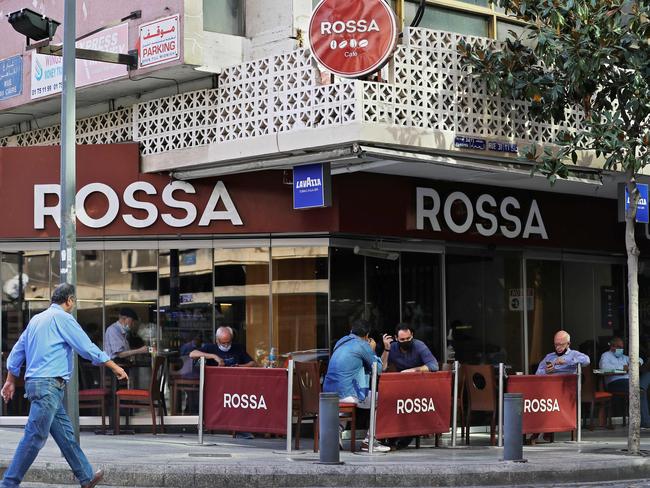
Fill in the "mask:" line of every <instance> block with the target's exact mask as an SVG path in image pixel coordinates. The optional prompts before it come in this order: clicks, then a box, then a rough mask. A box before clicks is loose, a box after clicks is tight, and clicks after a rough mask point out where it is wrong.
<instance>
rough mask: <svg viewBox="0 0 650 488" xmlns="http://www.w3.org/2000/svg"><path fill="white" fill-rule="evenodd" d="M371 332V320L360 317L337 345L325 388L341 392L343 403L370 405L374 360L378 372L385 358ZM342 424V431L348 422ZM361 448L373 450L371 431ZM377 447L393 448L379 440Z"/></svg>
mask: <svg viewBox="0 0 650 488" xmlns="http://www.w3.org/2000/svg"><path fill="white" fill-rule="evenodd" d="M369 332H370V324H369V323H368V321H367V320H362V319H359V320H356V321H354V323H353V324H352V329H351V330H350V334H349V335H347V336H345V337H343V338H341V339H339V341H338V342H337V343H336V345H335V346H334V350H333V351H332V357H331V358H330V362H329V365H328V367H327V374H326V375H325V381H324V382H323V391H324V392H333V393H337V394H338V396H339V402H340V403H356V404H357V406H358V407H359V408H370V396H369V395H368V391H369V388H368V386H369V382H368V381H367V375H368V374H370V373H371V372H372V365H373V363H377V373H381V359H379V358H378V357H377V356H376V355H375V347H376V344H375V341H374V340H372V339H371V338H369V337H368V334H369ZM345 423H347V422H345ZM339 428H340V430H341V431H342V430H343V428H344V425H340V426H339ZM361 450H362V451H368V450H369V441H368V436H367V435H366V438H365V439H364V441H363V443H362V444H361ZM373 450H374V451H377V452H386V451H390V448H389V447H387V446H383V445H381V444H379V443H378V442H376V443H375V444H374V446H373Z"/></svg>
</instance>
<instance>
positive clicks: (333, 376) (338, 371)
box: [323, 334, 381, 401]
mask: <svg viewBox="0 0 650 488" xmlns="http://www.w3.org/2000/svg"><path fill="white" fill-rule="evenodd" d="M373 363H377V374H381V359H380V358H378V357H377V356H376V355H375V353H374V352H373V350H372V348H371V347H370V345H369V344H368V343H367V342H366V341H365V340H363V339H362V338H361V337H359V336H356V335H354V334H350V335H347V336H345V337H343V338H341V339H339V341H338V342H337V343H336V345H335V346H334V350H333V351H332V357H331V358H330V362H329V366H328V367H327V374H326V375H325V381H324V382H323V391H324V392H333V393H338V395H339V398H345V397H349V396H352V397H355V398H358V399H359V401H363V400H365V399H366V395H367V394H368V384H367V383H365V382H364V381H363V379H362V378H363V376H365V375H367V374H369V373H371V372H372V364H373Z"/></svg>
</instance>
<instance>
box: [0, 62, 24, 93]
mask: <svg viewBox="0 0 650 488" xmlns="http://www.w3.org/2000/svg"><path fill="white" fill-rule="evenodd" d="M22 92H23V57H22V56H12V57H10V58H7V59H3V60H1V61H0V100H6V99H7V98H11V97H16V96H18V95H20V94H21V93H22Z"/></svg>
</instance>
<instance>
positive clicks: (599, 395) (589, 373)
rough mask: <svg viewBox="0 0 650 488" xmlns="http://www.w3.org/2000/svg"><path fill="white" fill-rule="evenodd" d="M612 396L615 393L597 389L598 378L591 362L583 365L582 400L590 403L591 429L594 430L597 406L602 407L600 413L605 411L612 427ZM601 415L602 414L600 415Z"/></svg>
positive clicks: (608, 424) (609, 425)
mask: <svg viewBox="0 0 650 488" xmlns="http://www.w3.org/2000/svg"><path fill="white" fill-rule="evenodd" d="M612 397H613V394H612V393H609V392H606V391H597V389H596V378H595V376H594V373H593V368H592V367H591V364H589V365H587V366H583V367H582V393H581V398H580V401H581V402H582V403H589V404H590V408H589V427H588V429H589V430H594V413H595V410H596V407H600V412H599V414H602V413H603V412H605V415H606V417H607V427H608V428H610V429H611V428H612ZM599 417H600V415H599Z"/></svg>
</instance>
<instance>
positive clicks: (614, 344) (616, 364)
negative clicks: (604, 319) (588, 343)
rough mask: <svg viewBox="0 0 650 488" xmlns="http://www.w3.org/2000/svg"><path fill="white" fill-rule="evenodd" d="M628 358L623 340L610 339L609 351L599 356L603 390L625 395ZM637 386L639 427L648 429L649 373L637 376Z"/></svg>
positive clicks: (649, 418) (627, 384)
mask: <svg viewBox="0 0 650 488" xmlns="http://www.w3.org/2000/svg"><path fill="white" fill-rule="evenodd" d="M639 363H640V364H643V359H641V358H639ZM629 368H630V358H629V356H627V355H625V354H624V344H623V339H621V338H620V337H612V340H611V341H609V351H605V352H604V353H603V354H602V355H601V356H600V369H602V370H603V373H605V376H604V381H605V390H607V391H608V392H610V393H621V392H622V393H627V392H628V391H629V389H630V375H629V374H628V369H629ZM615 370H620V371H625V372H624V373H621V374H607V372H608V371H609V372H611V371H615ZM639 386H640V388H641V427H644V428H648V427H650V412H649V411H648V387H649V386H650V372H648V371H645V372H643V373H641V374H640V376H639Z"/></svg>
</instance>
